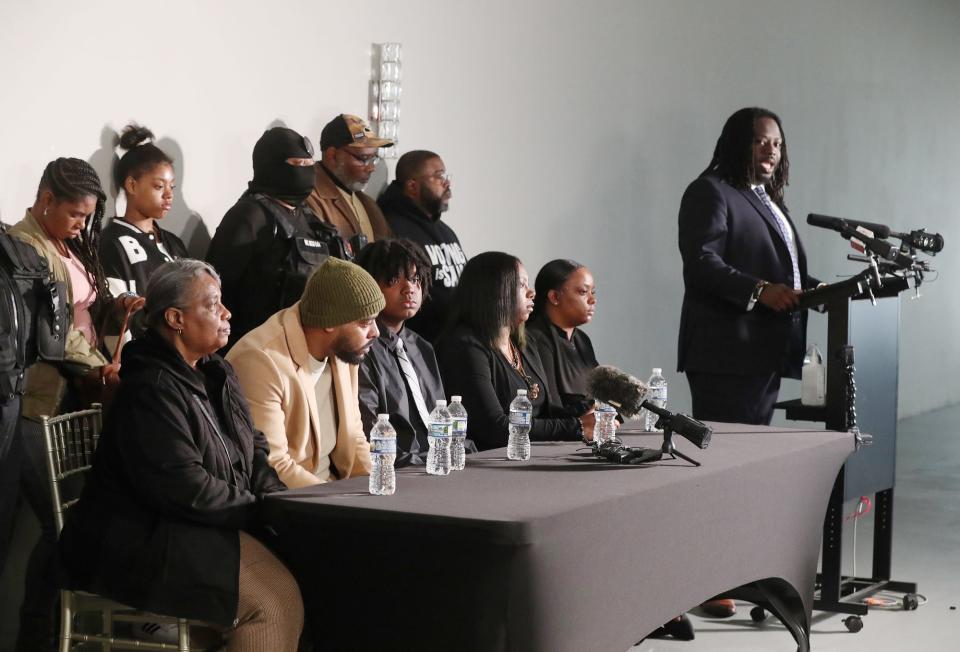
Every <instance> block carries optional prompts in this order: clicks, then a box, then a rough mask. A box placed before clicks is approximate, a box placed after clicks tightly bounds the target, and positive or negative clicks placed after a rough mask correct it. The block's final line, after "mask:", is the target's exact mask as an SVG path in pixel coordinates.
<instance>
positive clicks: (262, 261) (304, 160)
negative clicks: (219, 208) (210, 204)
mask: <svg viewBox="0 0 960 652" xmlns="http://www.w3.org/2000/svg"><path fill="white" fill-rule="evenodd" d="M313 163H314V161H313V145H311V143H310V140H309V139H308V138H306V137H304V136H301V135H300V134H298V133H297V132H296V131H293V130H292V129H287V128H286V127H273V128H272V129H268V130H267V131H265V132H263V135H262V136H261V137H260V140H258V141H257V144H256V145H255V146H254V148H253V180H252V181H250V183H249V184H248V187H247V190H246V192H244V193H243V195H241V197H240V199H239V200H238V201H237V203H236V204H234V205H233V207H232V208H231V209H230V210H228V211H227V214H226V215H224V216H223V220H222V221H221V222H220V225H219V226H218V227H217V232H216V234H214V236H213V240H212V241H211V242H210V250H209V252H208V253H207V261H208V262H210V264H212V265H213V266H214V267H215V268H216V270H217V271H218V272H219V273H220V278H221V283H222V292H223V303H224V305H225V306H226V307H227V308H228V309H229V310H230V312H231V313H233V317H232V319H231V320H230V325H231V333H230V341H229V343H228V344H227V348H228V349H229V348H230V347H231V346H233V343H234V342H236V341H237V340H238V339H240V337H242V336H243V335H244V334H245V333H246V332H248V331H250V330H252V329H254V328H256V327H257V326H259V325H260V324H262V323H263V322H264V321H266V320H267V318H268V317H270V315H272V314H273V313H275V312H277V311H278V310H281V309H282V308H287V307H289V306H291V305H293V303H294V302H296V301H297V299H299V298H300V294H301V293H302V292H303V288H304V285H305V284H306V280H307V278H308V277H309V275H310V272H312V271H313V269H314V268H315V267H317V266H318V265H320V264H321V263H322V262H323V261H324V260H325V259H326V258H327V257H328V256H330V255H333V256H336V257H340V258H342V257H344V256H345V252H344V250H343V243H342V241H341V240H340V238H339V237H338V236H337V234H336V229H334V228H332V227H331V226H329V225H327V224H324V223H323V222H322V221H320V220H318V219H317V218H316V217H315V216H314V215H313V214H312V213H311V212H310V209H309V208H308V207H307V206H306V205H305V201H306V198H307V196H308V195H309V194H310V191H311V190H312V189H313V184H314V178H315V173H314V169H313Z"/></svg>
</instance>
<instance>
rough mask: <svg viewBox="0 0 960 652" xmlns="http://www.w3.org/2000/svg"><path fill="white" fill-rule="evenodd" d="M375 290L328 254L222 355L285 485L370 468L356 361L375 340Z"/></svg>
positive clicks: (380, 301) (379, 299)
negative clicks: (294, 293)
mask: <svg viewBox="0 0 960 652" xmlns="http://www.w3.org/2000/svg"><path fill="white" fill-rule="evenodd" d="M383 306H384V298H383V293H382V292H381V291H380V287H379V286H378V285H377V282H376V281H375V280H373V277H372V276H370V274H368V273H367V272H366V271H364V270H363V269H362V268H360V267H358V266H357V265H354V264H353V263H349V262H346V261H343V260H339V259H337V258H332V257H331V258H328V259H327V260H326V261H324V263H323V264H322V265H320V266H319V267H317V269H316V271H314V273H313V274H312V275H311V276H310V279H309V280H308V281H307V286H306V288H305V289H304V291H303V296H302V297H301V299H300V301H298V302H297V303H295V304H293V305H292V306H291V307H289V308H285V309H284V310H281V311H280V312H278V313H276V314H274V315H273V316H272V317H270V319H268V320H267V321H266V322H265V323H264V324H263V325H261V326H260V327H258V328H255V329H253V330H252V331H250V332H249V333H247V334H246V335H244V336H243V337H242V338H241V339H240V341H238V342H237V343H236V344H235V345H234V347H233V348H232V349H230V353H229V354H227V360H228V361H229V362H230V363H231V364H232V365H233V367H234V369H235V370H236V372H237V376H238V377H239V379H240V385H241V386H242V387H243V393H244V394H245V395H246V397H247V401H248V403H249V404H250V413H251V414H252V415H253V422H254V425H255V426H256V427H257V428H259V429H260V430H262V431H263V434H264V435H266V438H267V442H268V443H269V444H270V455H269V461H270V465H271V466H273V468H274V469H276V471H277V475H279V476H280V479H281V480H282V481H283V482H284V483H285V484H286V485H287V486H288V487H290V488H291V489H293V488H295V487H305V486H309V485H314V484H319V483H321V482H328V481H330V480H342V479H345V478H350V477H353V476H357V475H368V474H369V473H370V447H369V444H368V443H367V439H366V437H365V436H364V432H363V423H362V422H361V420H360V407H359V382H358V374H357V365H358V364H359V363H360V361H362V360H363V358H364V356H365V355H366V354H367V351H369V350H370V347H371V346H372V345H373V342H374V341H375V340H376V339H377V337H378V335H379V331H378V330H377V324H376V321H375V318H376V316H377V314H379V312H380V311H381V310H382V309H383Z"/></svg>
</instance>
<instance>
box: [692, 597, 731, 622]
mask: <svg viewBox="0 0 960 652" xmlns="http://www.w3.org/2000/svg"><path fill="white" fill-rule="evenodd" d="M700 610H701V611H703V613H704V615H706V616H710V617H711V618H729V617H730V616H732V615H734V614H735V613H737V603H736V602H734V601H733V600H730V599H729V598H721V599H719V600H707V601H706V602H704V603H703V604H701V605H700Z"/></svg>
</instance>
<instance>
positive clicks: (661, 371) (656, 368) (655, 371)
mask: <svg viewBox="0 0 960 652" xmlns="http://www.w3.org/2000/svg"><path fill="white" fill-rule="evenodd" d="M662 373H663V369H661V368H660V367H654V368H653V375H654V376H659V375H660V374H662Z"/></svg>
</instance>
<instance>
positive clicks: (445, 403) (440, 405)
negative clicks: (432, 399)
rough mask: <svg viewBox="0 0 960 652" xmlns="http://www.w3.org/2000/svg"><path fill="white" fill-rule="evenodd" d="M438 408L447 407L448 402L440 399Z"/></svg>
mask: <svg viewBox="0 0 960 652" xmlns="http://www.w3.org/2000/svg"><path fill="white" fill-rule="evenodd" d="M437 407H447V401H446V400H445V399H442V398H441V399H438V400H437Z"/></svg>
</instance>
